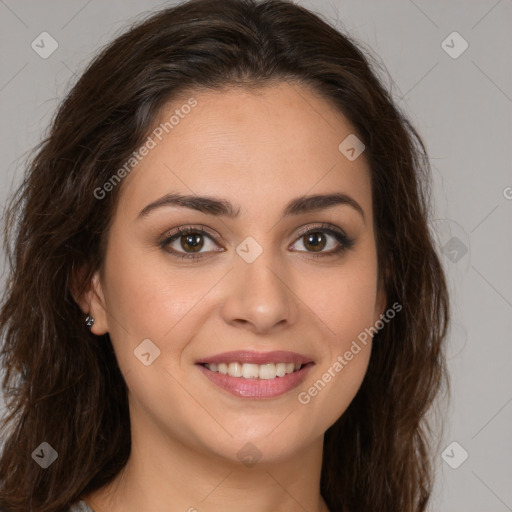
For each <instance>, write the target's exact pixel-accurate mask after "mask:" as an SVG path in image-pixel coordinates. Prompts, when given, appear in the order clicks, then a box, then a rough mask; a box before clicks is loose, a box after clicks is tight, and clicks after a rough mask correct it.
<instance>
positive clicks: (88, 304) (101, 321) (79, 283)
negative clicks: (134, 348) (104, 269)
mask: <svg viewBox="0 0 512 512" xmlns="http://www.w3.org/2000/svg"><path fill="white" fill-rule="evenodd" d="M70 288H71V295H72V296H73V298H74V299H75V302H76V303H77V304H78V305H79V306H80V309H81V310H82V311H83V313H84V315H90V316H92V317H93V318H94V324H93V326H92V327H91V332H92V333H94V334H96V335H98V336H99V335H102V334H106V333H107V332H108V331H109V329H108V320H107V307H106V301H105V294H104V291H103V286H102V283H101V276H100V272H99V271H96V272H95V273H94V274H93V275H92V277H90V278H89V279H88V280H86V278H85V273H84V271H83V269H80V270H77V271H76V272H74V274H73V280H72V283H71V286H70ZM84 325H85V318H84Z"/></svg>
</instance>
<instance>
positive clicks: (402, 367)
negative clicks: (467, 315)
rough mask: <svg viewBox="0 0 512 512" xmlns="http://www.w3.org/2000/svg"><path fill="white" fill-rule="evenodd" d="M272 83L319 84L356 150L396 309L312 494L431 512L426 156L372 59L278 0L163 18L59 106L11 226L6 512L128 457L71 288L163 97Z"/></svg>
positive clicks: (68, 489) (437, 371)
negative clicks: (44, 448)
mask: <svg viewBox="0 0 512 512" xmlns="http://www.w3.org/2000/svg"><path fill="white" fill-rule="evenodd" d="M276 81H277V82H279V81H288V82H290V83H296V84H299V85H300V84H307V85H309V86H311V87H313V88H314V90H315V91H316V92H318V93H320V94H321V95H322V96H323V97H324V98H325V99H326V100H327V101H328V102H329V103H330V104H331V105H332V106H333V108H334V109H337V110H338V111H339V112H341V113H342V114H343V115H344V116H346V118H347V119H348V120H349V122H350V123H351V124H352V126H353V127H354V130H355V132H356V133H357V134H358V137H359V138H360V139H361V140H362V141H363V142H364V144H365V146H366V150H365V155H366V157H367V158H368V161H369V163H370V167H371V179H372V193H373V210H374V222H375V229H376V241H377V251H378V266H379V275H380V276H381V278H382V284H383V286H384V289H385V293H386V297H387V302H388V304H394V303H395V302H396V303H398V304H400V305H402V310H401V311H400V313H398V314H397V315H396V317H395V318H394V319H393V320H392V321H390V322H388V323H386V325H385V326H384V328H382V329H381V330H380V331H379V332H378V333H377V334H376V335H375V337H374V344H373V349H372V354H371V359H370V363H369V368H368V372H367V374H366V376H365V379H364V381H363V384H362V386H361V388H360V389H359V392H358V393H357V395H356V397H355V398H354V400H353V401H352V403H351V404H350V406H349V407H348V409H347V410H346V412H345V413H344V414H343V415H342V416H341V417H340V418H339V419H338V421H337V422H336V423H335V424H334V425H333V426H332V427H331V428H329V429H328V430H327V432H326V434H325V443H324V453H323V465H322V475H321V493H322V496H323V497H324V499H325V501H326V503H327V505H328V506H329V507H330V509H331V510H332V511H333V512H334V511H336V512H347V511H350V512H356V511H368V510H378V511H380V512H396V511H400V512H420V511H424V510H425V509H426V505H427V502H428V499H429V496H430V494H431V491H432V486H433V472H434V471H433V469H434V468H433V453H435V451H434V450H436V449H437V446H434V445H435V444H436V443H435V441H436V437H435V435H436V431H435V430H434V429H433V428H432V423H431V420H432V418H430V415H429V414H427V413H428V412H430V411H431V410H432V409H435V407H434V406H435V405H436V403H437V401H436V400H435V399H436V397H437V396H439V395H440V394H441V393H440V391H441V390H442V389H445V390H446V391H447V392H448V390H449V380H448V374H447V370H446V362H445V357H444V340H445V337H446V330H447V324H448V319H449V301H448V295H447V288H446V283H445V276H444V274H443V270H442V267H441V264H440V260H439V258H438V256H437V252H436V248H435V244H434V242H433V237H432V235H431V233H430V231H429V227H428V222H429V216H430V208H431V207H430V199H429V188H430V183H429V182H430V168H429V162H428V158H427V154H426V150H425V147H424V145H423V143H422V141H421V138H420V136H419V135H418V133H417V132H416V131H415V129H414V128H413V127H412V126H411V125H410V123H409V122H408V121H407V119H406V117H405V115H404V114H403V113H402V112H401V111H400V110H399V109H398V107H397V106H396V105H395V104H394V102H393V99H392V95H391V93H390V92H389V91H387V89H386V88H385V87H384V86H383V85H382V83H381V80H380V79H379V78H378V71H377V68H376V67H375V64H374V63H373V61H372V59H371V57H369V56H368V55H367V54H366V53H364V52H363V51H362V50H361V49H359V47H358V46H357V45H356V44H355V43H354V42H352V41H351V39H350V38H349V37H348V36H346V35H344V34H342V33H341V32H340V31H338V30H336V29H335V28H333V27H332V26H330V25H329V24H328V23H327V22H326V21H324V20H323V19H322V18H321V17H320V16H318V15H316V14H314V13H312V12H310V11H308V10H306V9H305V8H302V7H300V6H297V5H294V4H293V3H290V2H287V1H280V0H267V1H263V2H257V1H253V0H192V1H190V2H187V3H184V4H181V5H178V6H174V7H172V8H168V9H165V10H162V11H160V12H157V13H156V14H153V15H152V16H151V17H150V18H148V19H147V20H145V21H143V22H140V23H139V24H138V25H136V26H134V27H132V28H131V29H130V30H128V31H127V32H126V33H124V34H123V35H121V36H120V37H118V38H117V39H116V40H115V41H113V42H112V43H111V44H110V45H108V46H107V47H106V48H105V49H104V50H103V51H102V52H101V53H100V54H99V55H98V56H97V57H96V58H95V59H94V60H93V62H92V63H91V64H90V65H89V67H88V68H87V69H86V71H85V72H84V73H83V75H82V76H81V78H80V79H79V80H78V82H77V83H76V84H75V85H74V86H73V88H72V89H71V91H70V92H69V94H68V96H67V97H66V98H65V100H64V101H63V102H62V104H61V106H60V108H59V110H58V112H57V114H56V116H55V118H54V119H53V122H52V124H51V131H50V132H49V134H48V136H47V137H46V138H45V140H43V141H42V142H41V144H40V145H39V147H38V148H37V152H36V155H35V157H33V159H32V160H31V162H30V164H29V166H28V169H27V173H26V176H25V179H24V181H23V183H22V185H21V186H20V187H19V189H18V190H17V191H16V193H15V194H14V195H13V197H12V199H11V203H10V205H9V208H8V210H7V213H6V218H5V226H6V227H5V242H6V247H7V253H8V263H9V265H10V266H9V276H8V280H7V286H6V290H5V293H4V296H3V300H2V307H1V311H0V334H1V335H2V339H3V347H2V351H1V353H0V355H1V361H2V366H3V367H4V368H5V376H4V379H3V392H4V395H5V399H6V404H7V416H6V418H5V419H4V422H3V424H2V430H1V432H2V436H3V437H4V443H3V450H2V453H1V456H0V508H4V509H6V510H7V511H8V512H26V511H27V510H32V511H34V512H49V511H52V512H53V511H56V512H61V511H65V510H66V509H67V508H68V507H69V506H70V504H72V503H73V502H75V501H77V500H78V499H79V498H80V497H81V496H82V495H85V494H88V493H89V492H92V491H93V490H95V489H98V488H100V487H102V486H104V485H105V484H107V483H108V482H110V481H111V480H112V479H113V478H114V477H115V476H116V475H117V474H118V473H119V471H120V470H121V469H122V468H123V466H124V465H125V464H126V462H127V460H128V457H129V455H130V442H131V440H130V422H129V415H128V401H127V389H126V384H125V382H124V379H123V377H122V374H121V372H120V370H119V367H118V365H117V361H116V358H115V354H114V351H113V348H112V344H111V342H110V339H109V336H108V334H107V335H104V336H95V335H93V334H91V333H90V332H89V330H88V329H87V328H86V327H85V326H84V315H83V313H82V311H81V310H80V308H79V307H78V305H77V303H76V302H75V300H74V299H73V297H74V296H76V295H74V294H73V293H72V291H73V289H82V288H83V287H85V285H86V283H87V282H88V281H89V280H90V279H91V277H92V275H93V273H94V271H96V270H97V269H100V268H101V265H102V262H103V254H104V247H105V241H106V238H107V235H108V229H109V224H110V221H111V219H112V215H113V212H114V207H115V205H116V198H117V197H118V193H119V189H120V187H121V186H122V184H121V185H120V186H117V187H114V188H113V190H111V191H109V193H108V194H106V195H105V197H104V198H102V199H101V200H99V199H97V197H96V195H97V194H96V195H95V194H94V191H95V190H97V189H98V188H101V187H102V186H103V185H104V184H105V183H106V182H107V181H108V180H109V179H110V178H111V177H112V176H113V175H114V174H115V173H116V171H118V169H119V168H120V167H121V166H122V165H123V163H124V162H126V161H127V159H128V158H129V157H130V155H131V154H132V153H133V152H134V151H135V150H136V149H137V148H138V147H140V145H141V144H142V143H143V142H144V141H145V139H146V138H147V136H148V133H149V131H150V130H151V129H152V127H153V124H154V123H155V120H156V119H157V116H158V113H159V110H160V109H161V108H162V106H163V105H164V104H165V103H166V102H168V101H169V100H172V99H173V98H176V97H177V96H178V95H179V94H181V93H183V92H186V91H194V90H198V89H201V88H203V89H204V88H207V89H217V90H218V89H222V88H223V87H232V86H241V87H260V86H265V85H267V84H270V83H271V82H276ZM340 142H341V141H340ZM78 269H80V270H81V271H82V272H81V273H80V274H79V273H78V272H77V271H78ZM78 275H80V280H79V281H77V279H78V278H77V276H78ZM81 287H82V288H81ZM427 420H428V421H427ZM42 442H47V443H49V444H50V445H51V446H52V447H53V448H54V449H55V450H56V451H57V453H58V458H57V460H56V461H55V462H54V463H53V464H51V465H50V466H49V467H48V468H46V469H42V468H41V467H40V466H39V465H38V464H36V463H35V462H34V460H32V453H33V452H34V450H35V449H36V448H37V447H38V446H39V445H40V444H41V443H42Z"/></svg>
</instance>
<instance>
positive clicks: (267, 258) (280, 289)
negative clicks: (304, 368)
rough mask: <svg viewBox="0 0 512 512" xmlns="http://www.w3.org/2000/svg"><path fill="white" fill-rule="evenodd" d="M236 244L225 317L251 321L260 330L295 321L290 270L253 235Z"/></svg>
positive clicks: (254, 327)
mask: <svg viewBox="0 0 512 512" xmlns="http://www.w3.org/2000/svg"><path fill="white" fill-rule="evenodd" d="M248 238H249V239H246V240H244V241H243V242H242V243H241V244H240V245H239V246H238V247H237V257H236V258H235V262H234V268H233V272H232V275H231V285H230V291H229V293H228V294H227V296H226V301H225V304H224V308H223V314H224V318H225V321H227V322H228V323H242V324H244V325H250V326H251V328H252V329H254V330H256V331H258V332H263V331H267V330H271V329H272V328H273V327H274V326H276V325H278V324H279V325H282V324H285V323H292V322H294V321H295V317H296V315H295V309H296V308H295V305H294V303H295V298H294V295H293V293H292V289H293V288H292V286H291V285H292V283H287V282H286V281H287V280H289V279H290V273H288V272H287V271H286V269H285V266H284V265H280V264H279V260H278V258H276V255H275V253H274V252H273V251H272V250H271V249H270V248H268V247H267V248H263V246H262V245H260V244H258V243H257V242H256V241H255V240H254V239H252V240H251V239H250V237H248Z"/></svg>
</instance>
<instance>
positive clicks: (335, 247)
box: [291, 224, 355, 256]
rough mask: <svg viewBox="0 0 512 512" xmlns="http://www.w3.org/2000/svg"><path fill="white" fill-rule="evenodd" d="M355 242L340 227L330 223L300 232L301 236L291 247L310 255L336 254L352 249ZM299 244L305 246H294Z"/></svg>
mask: <svg viewBox="0 0 512 512" xmlns="http://www.w3.org/2000/svg"><path fill="white" fill-rule="evenodd" d="M354 242H355V240H354V239H353V238H350V237H348V236H347V235H346V234H345V232H344V231H342V230H341V229H340V228H334V227H332V226H331V225H330V224H322V225H320V226H316V227H313V228H311V229H309V231H305V232H304V231H303V232H302V233H300V234H299V238H298V239H297V241H296V242H295V244H293V246H292V247H291V248H292V249H293V250H295V251H297V252H303V253H306V254H309V255H310V256H336V255H339V254H341V253H343V252H344V251H345V250H347V249H351V248H352V247H353V246H354ZM297 244H302V245H303V246H304V248H300V247H299V248H297V247H294V246H295V245H297ZM315 253H316V254H315Z"/></svg>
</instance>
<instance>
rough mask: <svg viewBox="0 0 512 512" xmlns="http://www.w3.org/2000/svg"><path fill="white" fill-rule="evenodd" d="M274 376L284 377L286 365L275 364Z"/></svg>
mask: <svg viewBox="0 0 512 512" xmlns="http://www.w3.org/2000/svg"><path fill="white" fill-rule="evenodd" d="M276 375H277V376H278V377H284V376H285V375H286V363H277V364H276Z"/></svg>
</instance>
